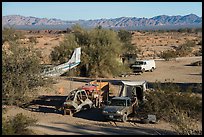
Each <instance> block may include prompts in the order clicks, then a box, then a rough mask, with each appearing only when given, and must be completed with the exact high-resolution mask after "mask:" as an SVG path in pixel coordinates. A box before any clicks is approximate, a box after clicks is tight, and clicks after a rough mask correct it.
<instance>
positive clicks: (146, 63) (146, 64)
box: [130, 60, 156, 73]
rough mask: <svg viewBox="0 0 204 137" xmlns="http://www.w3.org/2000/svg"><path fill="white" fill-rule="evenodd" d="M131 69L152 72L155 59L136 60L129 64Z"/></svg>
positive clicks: (154, 67) (154, 66)
mask: <svg viewBox="0 0 204 137" xmlns="http://www.w3.org/2000/svg"><path fill="white" fill-rule="evenodd" d="M130 68H131V69H133V72H134V73H135V72H142V73H143V72H145V71H151V72H153V71H154V69H156V65H155V61H154V60H137V61H135V63H134V64H132V65H131V66H130Z"/></svg>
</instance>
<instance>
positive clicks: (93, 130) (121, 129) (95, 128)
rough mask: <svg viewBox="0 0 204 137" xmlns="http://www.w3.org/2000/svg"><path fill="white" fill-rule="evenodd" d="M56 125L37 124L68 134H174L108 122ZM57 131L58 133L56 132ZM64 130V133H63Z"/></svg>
mask: <svg viewBox="0 0 204 137" xmlns="http://www.w3.org/2000/svg"><path fill="white" fill-rule="evenodd" d="M53 124H56V126H53V125H52V126H50V125H42V124H39V125H37V126H38V127H42V128H45V129H50V130H52V131H53V132H54V133H55V134H59V132H60V133H61V134H69V135H76V134H77V135H176V133H175V132H173V131H169V130H161V129H156V128H154V129H153V128H144V127H137V126H134V127H128V126H112V125H108V124H104V125H102V124H100V123H97V124H94V125H91V126H89V125H87V126H84V125H83V124H80V123H78V124H75V125H72V124H69V123H65V122H53ZM57 132H58V133H57ZM63 132H64V133H63Z"/></svg>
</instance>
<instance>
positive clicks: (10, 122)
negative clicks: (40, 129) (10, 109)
mask: <svg viewBox="0 0 204 137" xmlns="http://www.w3.org/2000/svg"><path fill="white" fill-rule="evenodd" d="M36 122H37V120H36V119H33V118H30V117H27V116H25V115H23V114H22V113H19V114H17V115H16V116H14V117H9V118H5V117H3V118H2V135H31V134H34V132H33V131H32V130H31V129H29V128H28V127H29V126H33V125H35V124H36Z"/></svg>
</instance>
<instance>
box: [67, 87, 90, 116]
mask: <svg viewBox="0 0 204 137" xmlns="http://www.w3.org/2000/svg"><path fill="white" fill-rule="evenodd" d="M92 105H93V102H92V101H91V100H90V99H89V98H88V95H87V93H86V91H85V90H83V89H76V90H73V91H71V92H70V93H69V95H68V97H67V98H66V100H65V102H64V103H63V111H64V115H66V114H67V112H69V114H70V115H72V114H73V113H76V112H79V111H81V110H85V109H90V108H91V107H92Z"/></svg>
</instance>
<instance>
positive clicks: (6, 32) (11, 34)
mask: <svg viewBox="0 0 204 137" xmlns="http://www.w3.org/2000/svg"><path fill="white" fill-rule="evenodd" d="M23 38H25V36H24V35H23V33H21V32H17V31H16V30H15V29H13V28H3V30H2V44H3V43H4V42H6V41H7V42H10V41H16V40H19V39H23Z"/></svg>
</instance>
